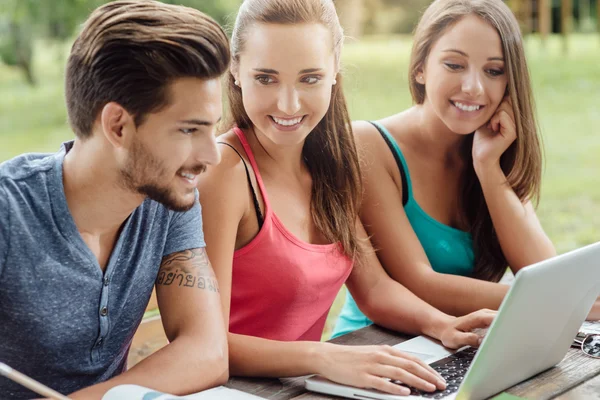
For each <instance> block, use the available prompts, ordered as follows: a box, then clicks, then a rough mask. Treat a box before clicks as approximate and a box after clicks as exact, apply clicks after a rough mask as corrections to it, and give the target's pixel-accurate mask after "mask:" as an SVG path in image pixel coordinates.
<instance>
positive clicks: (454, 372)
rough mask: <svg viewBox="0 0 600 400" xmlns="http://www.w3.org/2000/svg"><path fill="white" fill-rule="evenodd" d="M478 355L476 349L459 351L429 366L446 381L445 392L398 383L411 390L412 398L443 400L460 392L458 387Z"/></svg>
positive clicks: (470, 348) (469, 348)
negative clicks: (419, 388)
mask: <svg viewBox="0 0 600 400" xmlns="http://www.w3.org/2000/svg"><path fill="white" fill-rule="evenodd" d="M476 353H477V349H476V348H474V347H468V348H466V349H464V350H461V351H457V352H456V353H454V354H451V355H449V356H448V357H445V358H442V359H441V360H437V361H436V362H434V363H431V364H429V366H431V367H432V368H433V369H435V370H436V371H437V372H438V373H439V374H440V375H441V376H442V378H444V379H445V380H446V389H445V390H436V391H435V392H424V391H421V390H418V389H415V388H413V387H410V386H407V385H405V384H403V383H400V382H397V383H398V384H400V385H402V386H406V387H408V388H409V389H410V390H411V393H410V394H411V396H421V397H423V398H426V399H443V398H444V397H446V396H448V395H450V394H452V393H455V392H457V391H458V387H459V386H460V384H461V383H462V380H463V378H464V376H465V374H466V373H467V370H468V369H469V366H470V365H471V362H472V361H473V357H475V354H476Z"/></svg>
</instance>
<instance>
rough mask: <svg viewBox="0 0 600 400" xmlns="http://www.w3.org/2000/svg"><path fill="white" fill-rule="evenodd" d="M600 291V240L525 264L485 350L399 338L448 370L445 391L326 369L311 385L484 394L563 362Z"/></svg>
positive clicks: (334, 390)
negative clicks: (366, 380) (332, 374)
mask: <svg viewBox="0 0 600 400" xmlns="http://www.w3.org/2000/svg"><path fill="white" fill-rule="evenodd" d="M599 294H600V242H598V243H595V244H592V245H589V246H586V247H583V248H581V249H578V250H574V251H571V252H569V253H566V254H562V255H560V256H557V257H553V258H551V259H549V260H546V261H542V262H540V263H537V264H534V265H531V266H528V267H525V268H523V269H521V270H520V271H519V272H518V273H517V276H516V279H515V281H514V283H513V285H512V287H511V288H510V290H509V292H508V294H507V295H506V297H505V298H504V301H503V302H502V305H501V306H500V309H499V310H498V315H497V316H496V318H495V320H494V322H493V323H492V325H491V326H490V328H489V330H488V332H487V335H486V336H485V339H484V340H483V343H482V344H481V346H480V347H479V350H475V349H473V348H468V347H467V348H463V349H459V350H458V351H455V352H453V351H449V350H448V349H446V348H444V347H443V346H441V345H440V344H439V342H436V341H434V340H431V339H428V338H425V337H422V336H419V337H417V338H414V339H411V340H408V341H405V342H403V343H400V344H398V345H396V346H394V347H395V348H398V349H400V350H402V351H405V352H409V353H413V354H415V355H416V356H418V357H419V358H420V359H422V360H424V361H425V362H427V363H428V364H430V365H431V366H432V367H433V368H434V369H436V370H437V371H438V372H440V373H441V374H442V376H445V377H446V382H447V384H448V387H447V388H446V390H445V391H438V392H434V393H426V392H422V393H421V392H419V391H417V390H414V389H413V391H412V394H411V395H410V396H408V397H407V396H398V395H389V394H386V393H383V392H380V391H377V390H372V389H359V388H355V387H352V386H346V385H342V384H338V383H335V382H332V381H329V380H327V379H324V378H322V377H320V376H313V377H310V378H308V379H307V380H306V388H307V389H308V390H312V391H315V392H321V393H326V394H331V395H335V396H342V397H348V398H353V399H367V400H373V399H380V400H392V399H393V400H400V399H418V398H419V399H423V398H435V399H444V400H451V399H461V400H462V399H473V400H478V399H484V398H487V397H490V396H492V395H494V394H496V393H498V392H501V391H503V390H505V389H507V388H509V387H511V386H513V385H515V384H517V383H519V382H521V381H523V380H525V379H528V378H530V377H532V376H533V375H536V374H538V373H540V372H542V371H544V370H546V369H548V368H551V367H552V366H554V365H556V364H558V363H559V362H560V361H561V360H562V359H563V357H564V356H565V354H566V353H567V351H568V349H569V347H570V346H571V344H572V343H573V338H574V337H575V335H576V334H577V331H578V330H579V328H580V326H581V324H582V323H583V321H584V320H585V317H586V316H587V314H588V313H589V311H590V309H591V308H592V305H593V304H594V301H595V300H596V298H597V297H598V295H599Z"/></svg>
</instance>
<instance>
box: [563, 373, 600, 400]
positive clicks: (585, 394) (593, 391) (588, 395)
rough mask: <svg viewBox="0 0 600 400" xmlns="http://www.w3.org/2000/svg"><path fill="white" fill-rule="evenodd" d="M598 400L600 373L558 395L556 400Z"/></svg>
mask: <svg viewBox="0 0 600 400" xmlns="http://www.w3.org/2000/svg"><path fill="white" fill-rule="evenodd" d="M583 399H589V400H598V399H600V375H596V376H595V377H594V378H592V379H590V380H589V381H587V382H584V383H582V384H581V385H579V386H577V387H575V388H574V389H573V390H570V391H568V392H567V393H565V394H562V395H560V396H558V397H556V400H583Z"/></svg>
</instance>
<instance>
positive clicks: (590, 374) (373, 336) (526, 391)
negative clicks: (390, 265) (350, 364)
mask: <svg viewBox="0 0 600 400" xmlns="http://www.w3.org/2000/svg"><path fill="white" fill-rule="evenodd" d="M408 338H409V337H408V336H405V335H400V334H397V333H395V332H392V331H389V330H386V329H383V328H380V327H377V326H374V325H373V326H370V327H367V328H363V329H361V330H358V331H356V332H352V333H350V334H348V335H344V336H341V337H339V338H336V339H334V340H332V341H331V342H332V343H337V344H346V345H363V344H387V345H394V344H397V343H401V342H403V341H404V340H407V339H408ZM598 374H600V359H594V358H591V357H588V356H585V355H584V354H583V353H582V352H581V350H579V349H570V350H569V351H568V353H567V355H566V356H565V358H564V359H563V360H562V361H561V362H560V363H559V364H558V365H557V366H556V367H554V368H551V369H549V370H547V371H545V372H542V373H540V374H538V375H537V376H535V377H533V378H530V379H528V380H526V381H524V382H521V383H520V384H518V385H516V386H513V387H512V388H511V389H510V390H507V392H508V393H511V394H514V395H516V396H520V397H525V398H528V399H536V400H538V399H539V400H545V399H551V398H555V397H556V396H561V397H559V398H560V399H562V400H576V399H577V400H579V399H584V398H585V399H587V398H593V399H599V400H600V394H598V393H600V377H596V376H597V375H598ZM594 377H596V378H595V379H592V378H594ZM305 378H306V377H297V378H286V379H249V378H231V379H230V380H229V382H228V383H227V386H229V387H231V388H234V389H238V390H242V391H244V392H248V393H252V394H255V395H257V396H261V397H264V398H267V399H274V400H288V399H295V400H300V399H301V400H322V399H333V398H336V397H333V396H327V395H321V394H318V393H312V392H308V391H306V390H305V389H304V379H305ZM578 385H579V386H578ZM591 392H594V393H596V394H595V396H596V397H590V396H587V397H585V395H586V393H591ZM562 396H571V397H562Z"/></svg>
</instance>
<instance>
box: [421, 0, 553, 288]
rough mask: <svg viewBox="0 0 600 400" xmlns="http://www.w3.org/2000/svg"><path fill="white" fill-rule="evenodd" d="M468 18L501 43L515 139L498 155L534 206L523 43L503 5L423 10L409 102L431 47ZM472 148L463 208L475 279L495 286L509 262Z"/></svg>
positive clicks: (534, 135) (536, 155)
mask: <svg viewBox="0 0 600 400" xmlns="http://www.w3.org/2000/svg"><path fill="white" fill-rule="evenodd" d="M467 15H476V16H477V17H479V18H481V19H483V20H484V21H486V22H487V23H489V24H490V25H491V26H492V27H494V28H495V29H496V31H497V32H498V35H499V36H500V40H501V41H502V49H503V51H504V59H505V64H506V73H507V76H508V86H507V92H508V96H509V97H510V100H511V102H512V104H513V112H514V116H515V125H516V127H517V139H516V140H515V142H513V143H512V144H511V146H510V147H509V148H508V149H507V150H506V151H505V152H504V154H503V155H502V157H501V159H500V166H501V168H502V171H504V174H505V175H506V176H507V181H508V184H509V185H510V186H511V187H512V189H513V190H514V191H515V193H516V194H517V196H518V197H519V199H520V200H521V202H526V201H528V200H534V201H535V203H537V201H539V196H540V185H541V179H542V145H541V140H540V137H539V136H538V131H539V128H538V126H537V123H536V118H535V105H534V101H533V94H532V89H531V82H530V78H529V71H528V68H527V63H526V60H525V50H524V48H523V38H522V36H521V31H520V29H519V24H518V22H517V20H516V18H515V16H514V15H513V13H512V11H511V10H510V9H509V8H508V6H506V4H504V3H503V2H502V0H436V1H434V2H433V3H432V4H431V5H430V6H429V8H427V10H426V11H425V13H424V14H423V16H422V18H421V20H420V22H419V24H418V25H417V27H416V29H415V32H414V43H413V48H412V54H411V59H410V67H409V81H410V91H411V94H412V98H413V101H414V102H415V103H417V104H423V102H424V101H425V86H424V85H422V84H419V83H418V82H417V81H416V75H417V73H418V72H419V71H420V70H421V69H422V68H423V67H424V66H425V63H426V61H427V57H428V55H429V52H430V50H431V48H432V47H433V45H434V43H435V42H436V41H437V40H438V39H439V38H440V37H441V36H442V35H443V34H444V33H445V32H446V31H447V30H448V29H450V28H451V27H452V26H453V25H454V24H456V23H457V22H458V21H459V20H461V19H462V18H464V17H465V16H467ZM472 146H473V135H470V136H469V138H468V140H466V141H465V144H464V148H463V151H464V157H465V159H466V160H467V161H468V165H469V167H468V169H467V171H466V172H465V175H464V188H463V191H462V206H463V209H464V210H465V212H466V216H467V219H468V222H469V225H470V227H471V233H472V235H473V242H474V247H475V270H474V277H476V278H479V279H485V280H490V281H498V280H500V278H501V277H502V275H503V274H504V271H505V270H506V267H507V264H508V262H507V260H506V257H505V256H504V254H503V252H502V248H501V247H500V243H499V241H498V236H497V234H496V231H495V229H494V225H493V224H492V220H491V217H490V212H489V210H488V208H487V205H486V203H485V199H484V197H483V192H482V190H481V185H480V183H479V180H478V178H477V176H476V174H475V170H474V168H473V160H472V153H471V151H472V150H471V149H472Z"/></svg>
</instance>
